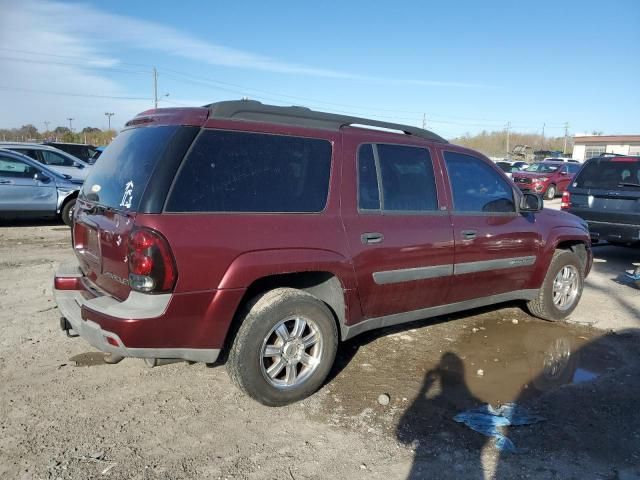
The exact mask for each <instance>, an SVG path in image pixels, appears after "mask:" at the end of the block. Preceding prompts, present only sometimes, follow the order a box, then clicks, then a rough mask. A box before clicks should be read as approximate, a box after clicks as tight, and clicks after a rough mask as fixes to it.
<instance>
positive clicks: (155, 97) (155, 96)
mask: <svg viewBox="0 0 640 480" xmlns="http://www.w3.org/2000/svg"><path fill="white" fill-rule="evenodd" d="M153 105H154V108H158V70H157V69H156V67H153Z"/></svg>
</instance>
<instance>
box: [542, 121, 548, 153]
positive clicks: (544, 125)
mask: <svg viewBox="0 0 640 480" xmlns="http://www.w3.org/2000/svg"><path fill="white" fill-rule="evenodd" d="M546 126H547V124H546V123H543V124H542V142H541V144H540V150H544V127H546Z"/></svg>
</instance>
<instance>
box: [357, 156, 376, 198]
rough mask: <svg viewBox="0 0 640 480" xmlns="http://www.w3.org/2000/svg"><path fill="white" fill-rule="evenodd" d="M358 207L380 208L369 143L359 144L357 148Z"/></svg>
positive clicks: (374, 167) (374, 168)
mask: <svg viewBox="0 0 640 480" xmlns="http://www.w3.org/2000/svg"><path fill="white" fill-rule="evenodd" d="M358 208H361V209H363V210H380V192H379V191H378V176H377V174H376V163H375V160H374V157H373V145H371V144H366V145H361V146H360V148H359V149H358Z"/></svg>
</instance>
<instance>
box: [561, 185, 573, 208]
mask: <svg viewBox="0 0 640 480" xmlns="http://www.w3.org/2000/svg"><path fill="white" fill-rule="evenodd" d="M570 206H571V194H570V193H569V192H568V191H566V190H565V192H564V193H563V194H562V200H561V201H560V210H568V209H569V207H570Z"/></svg>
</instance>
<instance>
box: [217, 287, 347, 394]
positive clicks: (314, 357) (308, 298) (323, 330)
mask: <svg viewBox="0 0 640 480" xmlns="http://www.w3.org/2000/svg"><path fill="white" fill-rule="evenodd" d="M337 348H338V330H337V328H336V323H335V320H334V317H333V314H332V313H331V311H330V310H329V308H328V307H327V306H326V305H325V304H324V303H323V302H321V301H320V300H318V299H317V298H316V297H314V296H313V295H310V294H308V293H306V292H303V291H301V290H296V289H293V288H277V289H275V290H271V291H269V292H266V293H264V294H262V295H260V296H258V297H256V298H255V299H254V300H253V301H252V302H250V304H249V305H248V307H247V309H246V312H245V315H244V319H243V320H242V324H241V325H240V328H239V329H238V333H237V334H236V336H235V339H234V341H233V344H232V345H231V348H230V350H229V357H228V359H227V371H228V372H229V376H230V377H231V379H232V380H233V381H234V383H236V384H237V385H238V387H240V389H241V390H242V391H244V392H245V393H246V394H247V395H249V396H250V397H252V398H253V399H255V400H257V401H258V402H260V403H262V404H263V405H267V406H282V405H287V404H289V403H293V402H297V401H299V400H302V399H304V398H306V397H308V396H309V395H311V394H313V393H314V392H315V391H316V390H318V388H320V387H321V386H322V383H323V382H324V380H325V379H326V377H327V375H328V374H329V371H330V370H331V367H332V366H333V362H334V359H335V356H336V350H337Z"/></svg>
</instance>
